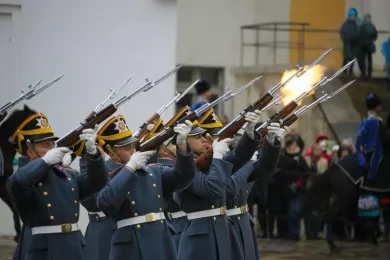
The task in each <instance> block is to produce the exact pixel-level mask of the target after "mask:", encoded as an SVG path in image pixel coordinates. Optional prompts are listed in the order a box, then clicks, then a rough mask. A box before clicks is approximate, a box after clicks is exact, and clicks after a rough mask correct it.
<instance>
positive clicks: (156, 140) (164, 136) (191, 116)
mask: <svg viewBox="0 0 390 260" xmlns="http://www.w3.org/2000/svg"><path fill="white" fill-rule="evenodd" d="M233 96H234V94H233V92H232V91H231V90H229V91H228V92H226V93H225V94H224V95H223V96H221V97H219V98H218V99H216V100H215V101H213V102H212V103H207V104H204V105H203V106H201V107H200V108H198V109H196V110H195V111H192V112H190V113H188V114H186V115H185V116H184V117H182V118H181V119H180V120H177V121H176V122H175V123H173V124H171V125H170V126H169V127H166V128H165V129H164V130H163V131H161V132H160V133H159V134H158V135H156V136H154V137H153V138H150V139H149V140H148V141H146V142H144V143H143V144H141V146H140V149H139V150H140V151H141V152H145V151H151V150H155V149H156V148H157V147H158V146H160V145H161V144H162V143H163V142H165V141H166V140H168V139H169V138H171V137H172V136H174V135H175V132H174V131H173V128H174V127H175V126H177V125H178V124H181V123H184V122H185V121H186V120H189V121H191V122H193V121H195V120H197V119H198V117H199V116H200V115H202V114H203V113H204V112H206V111H207V110H209V109H210V108H212V107H214V106H216V105H217V104H218V103H220V102H221V101H222V100H224V101H227V100H229V99H231V98H232V97H233Z"/></svg>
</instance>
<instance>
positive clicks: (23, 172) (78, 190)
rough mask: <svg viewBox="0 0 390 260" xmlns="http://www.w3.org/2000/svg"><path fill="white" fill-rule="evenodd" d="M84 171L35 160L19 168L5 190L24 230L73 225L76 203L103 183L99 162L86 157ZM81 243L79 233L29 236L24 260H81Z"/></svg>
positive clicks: (97, 157) (102, 165)
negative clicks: (83, 172)
mask: <svg viewBox="0 0 390 260" xmlns="http://www.w3.org/2000/svg"><path fill="white" fill-rule="evenodd" d="M87 164H88V171H87V173H86V174H79V173H78V172H77V171H75V170H73V169H71V168H68V167H62V166H59V165H56V166H49V165H48V164H47V163H46V162H45V161H44V160H42V159H36V160H34V161H31V162H30V163H28V164H26V165H25V166H24V167H21V168H19V169H18V170H17V171H16V172H15V173H14V174H13V175H11V176H10V177H9V179H8V183H7V188H8V191H9V193H10V194H11V197H12V199H13V202H14V205H15V208H16V210H17V211H18V212H19V214H20V217H21V219H22V221H23V223H24V225H25V226H26V227H30V228H33V227H40V226H52V225H61V224H66V223H77V222H78V220H79V200H80V199H84V198H86V197H88V196H89V195H91V194H93V193H95V192H96V191H98V190H100V189H101V188H102V187H103V186H104V185H105V184H106V182H107V174H106V167H105V162H104V160H103V158H102V157H101V156H100V154H98V155H88V160H87ZM84 246H85V239H84V237H83V235H82V234H81V232H80V231H74V232H70V233H66V234H64V233H54V234H39V235H33V236H32V238H31V240H30V242H29V245H28V250H27V254H26V259H27V260H42V259H45V260H68V259H72V260H81V259H82V249H83V247H84Z"/></svg>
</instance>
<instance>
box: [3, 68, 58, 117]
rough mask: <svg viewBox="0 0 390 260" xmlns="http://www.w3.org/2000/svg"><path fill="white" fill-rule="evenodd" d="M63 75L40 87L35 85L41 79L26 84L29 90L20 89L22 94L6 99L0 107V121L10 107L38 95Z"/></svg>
mask: <svg viewBox="0 0 390 260" xmlns="http://www.w3.org/2000/svg"><path fill="white" fill-rule="evenodd" d="M63 76H64V75H61V76H59V77H57V78H55V79H53V80H52V81H50V82H49V83H47V84H46V85H44V86H43V87H41V88H39V89H36V87H37V86H38V85H39V84H40V83H41V82H42V80H40V81H38V82H37V83H35V84H34V85H33V86H32V85H30V86H28V88H29V91H27V92H26V93H25V92H24V90H23V89H22V94H21V95H20V96H19V97H18V98H17V99H15V100H14V101H8V102H7V103H6V104H5V105H3V106H2V107H0V122H1V121H3V120H4V118H5V117H6V116H7V115H8V111H9V110H11V108H13V107H15V106H16V105H18V104H19V103H20V102H22V101H23V100H24V99H27V100H29V99H31V98H33V97H34V96H36V95H38V94H39V93H41V92H42V91H44V90H46V89H47V88H49V87H50V86H51V85H53V84H54V83H56V82H57V81H59V80H60V79H61V78H62V77H63Z"/></svg>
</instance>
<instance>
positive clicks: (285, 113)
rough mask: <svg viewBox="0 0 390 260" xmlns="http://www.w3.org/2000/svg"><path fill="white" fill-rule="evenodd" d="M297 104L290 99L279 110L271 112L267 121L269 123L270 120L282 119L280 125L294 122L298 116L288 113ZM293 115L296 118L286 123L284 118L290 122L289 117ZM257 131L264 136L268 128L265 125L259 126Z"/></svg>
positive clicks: (277, 120)
mask: <svg viewBox="0 0 390 260" xmlns="http://www.w3.org/2000/svg"><path fill="white" fill-rule="evenodd" d="M297 106H298V104H297V103H296V102H295V101H291V102H290V103H288V104H287V105H286V106H285V107H283V108H282V109H281V110H280V111H278V112H276V113H275V114H273V115H272V116H271V117H270V118H269V122H270V123H272V122H279V120H280V119H282V120H283V123H282V125H281V126H289V125H291V124H292V123H294V122H295V121H296V120H297V119H298V117H297V116H296V115H295V114H292V115H290V114H291V112H292V111H294V109H295V108H296V107H297ZM293 116H295V117H296V119H295V120H294V121H292V122H291V123H290V124H289V125H287V124H286V122H285V120H288V122H290V121H291V118H292V117H293ZM258 133H259V134H260V135H261V137H264V136H265V135H266V134H267V133H268V128H266V127H264V128H261V129H260V130H259V132H258Z"/></svg>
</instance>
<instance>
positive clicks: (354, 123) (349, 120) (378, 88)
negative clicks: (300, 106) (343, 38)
mask: <svg viewBox="0 0 390 260" xmlns="http://www.w3.org/2000/svg"><path fill="white" fill-rule="evenodd" d="M350 80H352V79H351V78H340V79H339V80H338V81H337V82H334V83H333V84H332V85H331V86H326V90H327V91H328V90H330V89H332V90H335V89H337V88H338V87H341V86H342V85H343V84H345V83H347V82H349V81H350ZM370 93H375V94H377V95H378V96H379V97H380V98H381V100H382V103H383V112H382V113H381V116H382V117H383V119H384V120H386V117H387V114H388V113H389V112H390V89H388V88H386V81H385V79H373V80H372V81H370V82H364V81H362V80H357V81H356V82H355V83H354V84H353V85H352V86H350V87H349V88H348V89H347V90H346V91H343V92H341V93H340V94H338V95H337V96H335V97H334V98H332V99H331V100H328V101H326V102H324V103H322V104H321V105H320V106H321V108H320V110H321V111H322V113H323V115H324V117H325V118H326V120H327V121H328V123H329V127H330V129H331V131H332V132H333V136H334V137H336V139H338V140H343V139H345V138H350V137H351V138H352V139H353V140H356V135H357V131H358V128H359V125H360V122H361V120H362V118H363V117H365V115H366V113H367V111H366V104H365V97H366V96H367V95H368V94H370ZM316 96H317V97H319V96H321V93H320V92H318V93H316Z"/></svg>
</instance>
